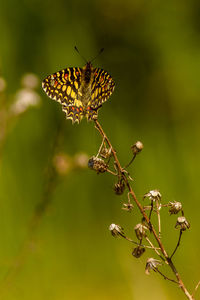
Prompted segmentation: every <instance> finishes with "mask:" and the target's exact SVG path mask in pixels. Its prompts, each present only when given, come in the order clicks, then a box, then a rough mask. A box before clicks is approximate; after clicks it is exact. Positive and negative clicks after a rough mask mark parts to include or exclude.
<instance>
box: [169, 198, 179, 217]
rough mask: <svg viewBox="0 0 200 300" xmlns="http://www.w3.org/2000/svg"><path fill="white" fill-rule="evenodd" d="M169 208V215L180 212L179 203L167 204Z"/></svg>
mask: <svg viewBox="0 0 200 300" xmlns="http://www.w3.org/2000/svg"><path fill="white" fill-rule="evenodd" d="M169 206H170V209H169V213H170V215H172V214H177V213H178V212H179V211H181V210H182V204H181V202H176V201H174V202H169Z"/></svg>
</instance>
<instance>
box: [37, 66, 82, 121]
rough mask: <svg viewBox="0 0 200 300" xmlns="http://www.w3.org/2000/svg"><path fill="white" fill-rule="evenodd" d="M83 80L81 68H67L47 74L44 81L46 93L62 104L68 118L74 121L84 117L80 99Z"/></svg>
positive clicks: (43, 85)
mask: <svg viewBox="0 0 200 300" xmlns="http://www.w3.org/2000/svg"><path fill="white" fill-rule="evenodd" d="M81 80H82V70H81V68H67V69H63V70H61V71H59V72H56V73H54V74H52V75H49V76H47V77H46V78H45V79H44V80H43V82H42V87H43V89H44V91H45V92H46V94H47V95H48V96H49V97H50V98H52V99H53V100H56V101H58V102H59V103H61V104H62V109H63V111H64V112H65V113H66V118H67V119H71V120H72V122H73V123H74V122H78V123H79V122H80V121H81V119H82V118H83V106H82V103H81V101H78V91H79V88H80V86H81Z"/></svg>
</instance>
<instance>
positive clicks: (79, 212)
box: [0, 0, 200, 300]
mask: <svg viewBox="0 0 200 300" xmlns="http://www.w3.org/2000/svg"><path fill="white" fill-rule="evenodd" d="M199 15H200V4H199V1H197V0H191V1H180V0H175V1H172V0H169V1H158V0H154V1H145V0H140V1H139V0H136V1H131V0H125V1H122V0H101V1H100V0H98V1H97V0H95V1H91V0H86V1H81V0H74V1H64V0H57V1H51V2H50V1H46V0H44V1H39V0H23V1H16V0H7V1H3V0H1V1H0V29H1V44H0V72H1V74H0V76H1V77H2V78H3V80H5V83H6V89H5V90H4V91H1V94H0V101H1V103H0V106H1V112H3V111H4V108H8V107H11V106H12V105H13V103H15V101H16V95H17V93H18V92H19V90H21V89H22V88H23V87H22V86H21V78H22V77H23V76H24V74H26V73H29V72H31V73H34V74H35V75H36V76H38V78H39V80H40V81H41V80H42V79H43V78H44V77H45V76H46V75H48V74H51V73H53V72H55V71H57V70H60V69H62V68H65V67H68V66H82V65H83V64H84V62H83V61H82V59H81V57H80V56H78V55H77V53H76V52H75V51H74V46H75V45H77V47H78V48H79V50H80V51H81V53H82V54H83V55H84V56H85V57H86V58H88V60H90V59H91V58H92V57H94V56H95V55H96V53H98V51H99V49H100V48H102V47H104V48H105V51H104V53H103V54H101V56H99V57H98V58H97V59H96V61H94V64H95V65H96V66H99V67H101V68H103V69H105V70H106V71H108V72H109V73H110V74H111V75H112V76H113V78H114V80H115V81H116V89H115V91H114V93H113V95H112V96H111V98H110V99H109V100H108V102H107V103H105V104H104V105H103V108H102V109H101V110H100V112H99V120H100V122H101V123H102V125H103V127H104V129H105V131H106V132H107V134H108V135H109V137H110V138H111V141H112V142H113V145H114V147H115V148H116V150H117V151H118V154H119V157H120V160H121V162H122V165H123V164H126V163H127V162H128V161H129V160H130V158H131V150H130V146H131V145H132V144H133V143H134V142H135V141H136V140H141V141H142V142H143V143H144V151H143V152H142V153H141V154H140V155H139V156H138V158H137V159H136V161H135V162H134V165H133V166H131V168H130V172H131V174H132V176H133V177H134V189H135V191H136V193H137V195H138V197H140V198H142V196H143V194H144V193H145V192H147V191H149V190H150V189H155V188H157V189H159V190H160V191H161V193H162V195H163V198H164V199H166V202H168V201H172V200H176V201H181V202H182V203H183V207H184V211H185V214H186V215H187V218H188V219H189V221H190V223H191V229H190V231H188V232H186V233H185V234H184V237H183V240H182V244H181V247H180V249H179V250H178V252H177V253H176V258H175V259H176V264H177V268H178V270H179V271H180V273H181V274H183V279H184V280H185V283H186V286H188V288H190V289H193V287H194V283H195V282H196V281H197V280H199V270H198V268H196V266H197V264H196V261H197V259H198V256H197V255H198V253H199V251H200V241H199V234H198V229H199V216H198V209H199V195H198V194H199V191H198V185H199V182H198V180H199V167H200V160H199V152H200V139H199V131H200V117H199V111H200V101H199V95H200V84H199V78H200V18H199ZM0 83H1V82H0ZM0 88H1V85H0ZM3 89H4V87H3ZM35 92H36V93H37V96H38V97H39V98H40V102H41V105H40V106H39V107H37V108H31V109H27V110H26V111H25V112H24V113H20V114H19V115H18V116H15V117H14V120H11V122H10V123H11V124H10V123H9V126H8V128H7V124H5V123H4V115H3V114H1V123H2V124H3V125H2V127H1V143H2V144H1V152H0V153H1V166H0V168H1V170H0V182H1V189H0V244H1V247H0V266H1V268H0V295H1V296H0V298H1V299H6V300H7V299H8V300H10V299H16V300H18V299H20V300H23V299H29V300H31V299H36V298H37V299H38V300H40V299H42V300H44V299H48V300H54V299H56V300H57V299H79V298H81V299H85V300H86V299H94V300H98V299H105V300H107V299H109V300H110V299H115V300H118V299H127V300H129V299H131V300H134V299H146V297H148V299H155V298H157V299H182V298H183V295H182V294H181V292H180V291H179V290H178V289H177V287H175V286H174V285H173V284H170V283H169V282H166V281H164V280H163V279H162V278H159V276H158V275H156V274H152V275H151V276H146V275H145V274H144V261H145V259H146V258H147V257H151V253H149V254H145V255H144V258H143V257H142V258H141V259H138V260H136V259H134V258H133V257H132V256H131V251H132V249H131V247H130V245H129V244H127V243H126V242H125V241H124V240H114V239H113V238H112V237H111V236H110V233H109V231H108V226H109V225H110V224H111V223H112V222H114V223H116V224H120V225H122V226H123V227H125V228H126V230H127V231H128V234H129V235H130V236H133V234H134V232H133V228H134V226H135V224H136V222H137V221H138V220H140V216H139V214H138V212H136V210H135V211H133V214H128V213H127V212H124V211H122V210H121V206H122V201H123V196H120V197H117V196H115V195H114V193H113V190H112V189H113V184H114V182H113V178H112V177H111V175H109V174H104V175H98V176H97V175H96V174H94V173H93V172H91V171H90V170H88V169H85V170H81V169H80V168H79V169H77V168H74V169H73V168H72V169H70V172H68V173H67V174H66V176H62V178H60V180H58V181H57V183H56V186H55V189H54V190H52V192H51V195H50V197H51V203H50V206H49V207H48V210H47V212H46V214H44V215H43V217H42V220H41V223H40V226H39V227H38V228H37V231H36V232H35V233H34V239H33V244H32V246H31V249H29V250H27V251H28V255H26V258H25V259H24V260H23V263H22V261H21V262H20V266H19V268H18V269H17V271H16V274H13V276H11V279H10V280H9V281H8V282H7V283H6V284H5V277H6V276H7V274H8V271H9V270H10V267H11V268H12V266H13V265H15V263H16V262H15V257H16V256H17V255H18V253H19V252H20V249H21V245H22V244H23V243H24V240H25V239H26V238H27V235H28V234H29V225H30V221H31V219H32V216H33V214H34V211H35V208H36V207H37V206H38V204H39V203H41V201H42V199H43V194H44V189H45V184H46V180H47V172H46V170H47V169H48V165H49V164H51V161H52V160H51V158H52V147H53V146H52V145H54V142H55V136H56V132H57V130H58V128H59V127H60V126H61V127H62V138H61V141H60V142H59V149H58V150H59V153H66V155H67V156H68V157H74V155H76V154H77V153H79V152H81V153H85V154H86V155H89V156H91V155H93V154H95V153H96V151H97V149H98V147H99V144H100V138H99V137H98V135H97V133H96V131H95V129H94V126H93V124H92V123H87V122H86V121H85V120H84V121H82V122H81V124H80V125H78V126H77V125H74V126H72V124H71V122H70V121H65V120H64V118H65V116H64V113H63V112H62V111H61V107H60V105H59V104H57V103H55V102H54V101H51V100H50V99H48V98H47V96H46V95H45V94H44V92H43V91H42V90H41V88H38V89H37V91H35ZM5 128H7V129H8V130H5V135H4V134H3V132H4V129H5ZM162 222H163V224H162V228H163V240H164V242H167V245H168V250H169V252H170V251H172V250H173V247H174V245H175V243H176V240H177V238H178V232H177V231H175V230H174V225H175V223H176V219H175V218H174V216H171V217H169V216H168V215H167V214H164V215H162ZM169 236H170V238H169ZM186 262H187V263H186ZM168 275H169V274H168ZM144 287H145V288H144Z"/></svg>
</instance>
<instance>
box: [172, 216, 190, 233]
mask: <svg viewBox="0 0 200 300" xmlns="http://www.w3.org/2000/svg"><path fill="white" fill-rule="evenodd" d="M175 228H179V229H180V230H182V231H185V230H186V229H189V228H190V223H189V222H188V221H187V219H186V218H185V217H184V216H181V217H178V218H177V222H176V225H175Z"/></svg>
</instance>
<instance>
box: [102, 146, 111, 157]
mask: <svg viewBox="0 0 200 300" xmlns="http://www.w3.org/2000/svg"><path fill="white" fill-rule="evenodd" d="M100 155H101V157H103V158H109V157H110V156H111V155H112V151H111V148H109V149H108V148H106V147H104V148H103V149H102V150H101V152H100Z"/></svg>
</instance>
